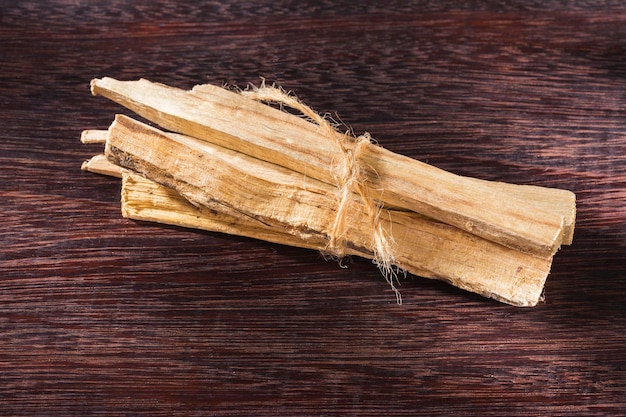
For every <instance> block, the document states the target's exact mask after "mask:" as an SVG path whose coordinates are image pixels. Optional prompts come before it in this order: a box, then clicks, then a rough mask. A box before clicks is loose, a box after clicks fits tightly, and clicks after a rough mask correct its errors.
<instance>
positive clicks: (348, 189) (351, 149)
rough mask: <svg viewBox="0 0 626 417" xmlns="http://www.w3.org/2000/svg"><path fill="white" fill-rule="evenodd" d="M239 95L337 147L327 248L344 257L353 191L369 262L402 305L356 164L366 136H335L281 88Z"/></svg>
mask: <svg viewBox="0 0 626 417" xmlns="http://www.w3.org/2000/svg"><path fill="white" fill-rule="evenodd" d="M241 94H242V95H244V96H246V97H248V98H250V99H253V100H256V101H264V102H272V103H277V104H280V105H281V106H283V105H284V106H288V107H291V108H292V109H294V110H297V111H299V112H301V113H302V114H303V115H304V116H306V117H308V118H309V119H310V120H312V121H313V122H314V123H315V124H317V125H318V126H320V128H321V129H322V130H323V131H324V135H325V136H326V137H328V138H329V139H330V140H331V141H332V142H334V143H335V144H336V145H337V147H338V149H339V150H340V152H341V156H342V158H341V160H342V163H341V165H340V166H339V167H338V172H337V173H336V177H337V182H338V187H339V195H338V200H339V202H338V204H337V213H336V216H335V219H334V222H333V224H332V226H331V228H330V231H329V243H328V248H327V249H328V251H329V252H330V253H332V254H334V255H335V256H337V257H338V258H342V257H343V256H344V255H345V249H344V248H345V243H344V238H343V236H344V234H345V231H346V229H347V227H348V219H347V213H348V208H349V207H350V204H352V202H353V196H352V193H353V191H355V192H356V193H357V194H358V195H359V196H360V197H361V199H362V200H363V204H364V205H365V209H366V210H367V216H368V219H369V222H370V227H371V229H372V240H373V252H374V257H373V262H374V263H375V264H376V265H377V266H378V268H379V269H380V271H381V273H382V274H383V276H384V277H385V280H386V281H387V282H388V283H389V285H390V286H391V289H392V290H393V291H394V293H395V295H396V300H397V302H398V304H402V297H401V295H400V292H399V291H398V289H397V288H396V286H395V282H396V281H398V279H397V278H398V271H399V269H397V267H395V266H394V262H395V257H394V255H393V249H392V245H391V243H390V242H389V239H387V236H386V234H385V231H384V229H383V227H382V224H381V223H380V213H381V207H379V206H378V205H377V204H376V202H375V201H374V199H372V198H370V197H369V195H368V189H367V187H366V186H365V182H366V178H365V177H364V175H363V174H362V169H361V166H360V164H359V156H360V154H361V152H362V151H363V149H365V147H366V146H368V145H370V144H371V138H370V135H369V134H368V133H365V134H363V135H361V136H359V137H357V138H353V137H352V136H349V135H348V134H347V133H346V134H344V135H340V134H338V132H337V131H336V130H335V128H334V127H333V126H332V124H331V123H329V122H328V120H327V119H326V118H325V117H322V116H320V115H319V114H318V113H316V112H315V111H314V110H313V109H311V108H310V107H309V106H307V105H306V104H304V103H302V102H301V101H300V100H298V99H297V98H296V97H294V96H291V95H289V94H288V93H286V92H285V91H284V90H282V89H281V88H278V87H274V86H272V87H267V86H265V81H263V83H262V85H261V86H260V87H253V88H252V89H251V90H245V91H242V92H241ZM351 141H353V142H354V144H353V146H350V145H351V143H350V142H351Z"/></svg>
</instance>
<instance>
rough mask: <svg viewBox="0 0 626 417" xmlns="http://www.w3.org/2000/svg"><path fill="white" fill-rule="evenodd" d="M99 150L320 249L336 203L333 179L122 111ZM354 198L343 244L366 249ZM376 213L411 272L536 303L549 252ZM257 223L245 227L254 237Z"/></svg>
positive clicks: (217, 207) (364, 224) (210, 204)
mask: <svg viewBox="0 0 626 417" xmlns="http://www.w3.org/2000/svg"><path fill="white" fill-rule="evenodd" d="M105 152H106V155H107V157H108V158H109V159H110V160H112V161H113V162H114V163H116V164H119V165H121V166H124V167H127V168H129V169H132V170H135V171H137V172H140V173H141V174H142V175H144V176H146V177H148V178H150V179H151V180H154V181H156V182H159V183H161V184H164V185H166V186H167V187H169V188H172V189H174V190H176V191H177V192H178V193H180V194H181V195H183V196H184V197H185V198H186V199H187V200H189V201H191V202H193V203H194V204H195V205H198V206H201V207H205V210H206V208H208V209H209V210H213V211H216V212H219V213H222V214H226V215H228V216H230V217H233V218H240V219H241V218H243V219H245V220H246V222H247V223H248V225H251V226H252V229H251V230H254V229H259V228H261V229H265V228H267V229H269V230H273V231H278V232H279V233H283V234H289V235H291V237H290V239H293V237H294V236H295V237H296V238H297V239H301V240H302V241H305V242H308V243H307V244H309V243H310V242H313V243H314V244H315V245H317V246H316V247H318V248H320V249H324V245H325V244H326V242H327V241H328V227H329V225H328V223H329V221H328V219H330V218H332V213H333V211H334V208H333V207H332V206H333V204H334V203H335V196H334V192H335V189H334V187H332V186H330V185H328V184H325V183H322V182H320V181H317V180H314V179H311V178H304V177H303V176H302V175H300V174H298V173H295V172H293V171H291V170H288V169H285V168H284V167H280V166H277V165H273V164H269V163H267V162H264V161H260V160H257V159H255V158H251V157H249V156H248V155H245V154H241V153H238V152H234V151H231V150H227V149H224V148H221V147H218V146H215V145H212V144H209V143H207V142H203V141H200V140H197V139H195V138H191V137H185V136H182V135H173V134H166V133H164V132H160V131H158V130H157V129H154V128H151V127H149V126H146V125H143V124H141V123H139V122H137V121H134V120H132V119H129V118H127V117H125V116H117V118H116V121H115V122H114V123H113V124H112V125H111V127H110V129H109V135H108V137H107V144H106V149H105ZM237 178H238V179H240V181H237V180H234V179H237ZM125 195H127V196H128V195H129V194H128V192H127V191H125ZM150 198H151V197H150ZM140 201H142V200H141V199H140V198H138V197H136V195H135V196H133V197H132V198H130V197H129V198H126V202H125V206H126V209H125V210H126V213H130V210H131V209H130V208H129V204H130V206H132V205H133V204H135V205H136V204H142V203H138V202H140ZM152 201H154V200H152ZM133 202H134V203H133ZM150 204H153V203H150ZM361 206H362V203H359V202H355V204H354V205H353V207H352V208H351V210H350V211H349V218H350V221H351V225H352V228H350V229H349V230H347V232H346V240H347V242H348V243H347V244H346V252H348V253H358V254H368V253H369V254H371V253H372V249H371V248H372V242H371V227H370V224H369V222H368V219H367V216H366V215H365V214H364V212H363V209H362V207H361ZM142 207H143V206H142ZM141 211H145V208H142V209H139V210H137V212H141ZM171 211H178V208H177V209H175V210H171ZM129 216H130V217H133V216H134V215H132V214H129ZM139 216H140V214H138V215H137V216H136V217H135V218H138V217H139ZM152 219H153V220H154V219H155V218H154V217H153V218H152ZM380 220H381V223H382V226H383V228H384V229H385V230H386V231H387V232H388V233H390V234H391V232H392V231H393V236H394V238H395V242H396V246H395V250H396V252H395V255H396V259H397V261H398V262H397V264H398V266H400V267H402V268H403V269H405V270H407V271H409V272H413V273H416V274H418V275H421V276H424V277H431V278H437V279H442V280H445V281H448V282H450V283H452V284H453V285H455V286H457V287H460V288H464V289H466V290H469V291H472V292H476V293H479V294H482V295H484V296H487V297H491V298H495V299H497V300H500V301H503V302H506V303H509V304H513V305H517V306H532V305H535V304H536V303H537V301H538V300H539V298H540V295H541V292H542V289H543V285H544V282H545V279H546V277H547V275H548V273H549V270H550V265H551V261H552V258H551V257H546V258H543V257H538V256H535V255H532V254H528V253H523V252H520V251H516V250H513V249H511V248H507V247H505V246H502V245H499V244H496V243H494V242H491V241H488V240H485V239H482V238H479V237H476V236H474V235H472V234H469V233H467V232H464V231H462V230H460V229H457V228H454V227H452V226H449V225H446V224H442V223H438V222H433V221H431V220H428V219H426V218H424V217H422V216H419V215H417V214H415V213H411V212H401V211H395V210H383V212H382V213H381V217H380ZM190 227H196V226H193V223H192V224H191V225H190ZM248 227H249V226H248ZM242 230H243V231H242ZM246 230H247V229H245V228H243V229H241V230H240V231H239V233H237V234H246V233H248V232H247V231H246ZM254 233H255V232H254V231H252V232H250V234H249V235H250V236H251V237H256V236H255V235H254ZM272 241H276V240H272ZM291 242H292V243H293V241H291ZM288 244H289V243H288Z"/></svg>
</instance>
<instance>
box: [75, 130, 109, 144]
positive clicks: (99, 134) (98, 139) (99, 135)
mask: <svg viewBox="0 0 626 417" xmlns="http://www.w3.org/2000/svg"><path fill="white" fill-rule="evenodd" d="M106 139H107V131H106V130H96V129H91V130H83V131H82V133H81V135H80V141H81V142H82V143H85V144H91V143H105V142H106Z"/></svg>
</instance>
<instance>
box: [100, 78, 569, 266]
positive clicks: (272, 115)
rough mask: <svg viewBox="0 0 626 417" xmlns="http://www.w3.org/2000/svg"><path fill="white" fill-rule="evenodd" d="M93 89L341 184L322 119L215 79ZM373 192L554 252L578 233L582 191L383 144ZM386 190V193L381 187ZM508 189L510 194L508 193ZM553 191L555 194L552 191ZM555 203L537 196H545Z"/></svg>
mask: <svg viewBox="0 0 626 417" xmlns="http://www.w3.org/2000/svg"><path fill="white" fill-rule="evenodd" d="M92 92H93V93H94V94H98V95H103V96H105V97H107V98H109V99H111V100H113V101H116V102H118V103H120V104H122V105H124V106H125V107H127V108H129V109H131V110H133V111H135V112H136V113H137V114H139V115H141V116H143V117H145V118H147V119H149V120H151V121H152V122H154V123H157V124H159V125H160V126H162V127H163V128H165V129H169V130H173V131H175V132H180V133H184V134H187V135H190V136H193V137H196V138H200V139H203V140H206V141H211V142H213V143H215V144H218V145H221V146H224V147H228V148H231V149H234V150H237V151H239V152H242V153H244V154H247V155H250V156H253V157H256V158H259V159H262V160H266V161H269V162H272V163H275V164H277V165H281V166H284V167H286V168H289V169H291V170H295V171H296V172H300V173H301V174H303V175H305V176H307V177H309V178H315V179H318V180H321V181H323V182H326V183H329V184H334V177H333V169H332V168H333V167H334V166H336V165H337V155H336V150H335V149H333V147H332V146H329V140H328V138H327V137H325V136H324V134H323V132H321V131H320V129H319V127H318V126H316V125H314V124H312V123H309V122H307V121H305V120H303V119H301V118H299V117H297V116H293V115H289V114H287V113H286V112H282V111H279V110H276V109H274V108H272V107H270V106H267V105H264V104H261V103H258V102H255V101H253V100H250V99H248V98H246V97H243V96H241V95H240V94H236V93H233V92H230V91H226V90H224V89H221V88H219V87H214V86H207V85H203V86H199V87H196V88H194V90H192V91H191V92H188V91H184V90H180V89H176V88H172V87H168V86H165V85H161V84H155V83H150V82H149V81H146V80H140V81H131V82H121V81H117V80H114V79H111V78H104V79H96V80H93V81H92ZM361 160H362V166H363V167H365V169H366V170H368V171H369V176H368V179H369V182H368V185H369V186H370V188H371V191H372V193H373V194H376V195H378V194H380V199H381V200H383V201H384V202H385V203H386V204H387V205H389V206H390V207H400V208H404V209H407V210H411V211H415V212H417V213H421V214H423V215H425V216H427V217H431V218H434V219H437V220H439V221H442V222H444V223H447V224H450V225H453V226H455V227H458V228H460V229H463V230H466V231H468V232H471V233H472V234H475V235H477V236H481V237H484V238H486V239H488V240H492V241H494V242H497V243H500V244H503V245H506V246H508V247H511V248H514V249H517V250H521V251H526V252H531V253H536V254H539V255H543V256H548V255H552V254H553V253H555V252H556V250H557V249H558V248H559V247H560V245H561V244H563V243H569V242H570V241H571V234H572V232H573V222H574V218H575V196H574V194H573V193H571V192H569V191H564V190H554V189H545V190H542V191H537V189H538V188H539V187H522V186H519V188H517V187H516V186H511V185H507V186H498V185H495V186H494V185H493V183H491V182H488V181H480V180H475V179H470V178H466V177H460V176H457V175H454V174H451V173H448V172H446V171H443V170H440V169H438V168H435V167H433V166H430V165H427V164H424V163H421V162H419V161H415V160H413V159H410V158H407V157H404V156H401V155H397V154H394V153H392V152H390V151H387V150H385V149H383V148H380V147H377V146H368V147H367V148H366V150H365V151H364V152H363V154H362V158H361ZM381 190H382V194H381ZM503 192H505V193H506V195H505V196H503V195H502V193H503ZM547 195H549V196H550V197H549V198H548V199H544V197H545V196H547ZM538 199H539V200H541V201H551V202H554V205H553V206H550V207H546V205H547V204H536V202H537V200H538Z"/></svg>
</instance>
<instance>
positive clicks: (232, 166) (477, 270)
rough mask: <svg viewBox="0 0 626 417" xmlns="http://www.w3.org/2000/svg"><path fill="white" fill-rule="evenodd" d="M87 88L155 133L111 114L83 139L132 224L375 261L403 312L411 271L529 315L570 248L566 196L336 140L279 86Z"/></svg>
mask: <svg viewBox="0 0 626 417" xmlns="http://www.w3.org/2000/svg"><path fill="white" fill-rule="evenodd" d="M91 90H92V93H93V94H94V95H100V96H104V97H106V98H108V99H110V100H113V101H114V102H116V103H118V104H120V105H122V106H124V107H126V108H127V109H129V110H131V111H133V112H134V113H136V114H137V115H138V116H140V117H141V118H144V119H147V120H148V121H150V122H151V123H152V124H154V125H155V126H158V128H157V127H154V126H151V125H147V124H145V123H143V122H140V121H138V120H135V119H133V118H130V117H127V116H123V115H117V116H116V117H115V121H114V122H113V123H112V124H111V126H110V127H109V128H108V130H85V131H84V132H83V134H82V138H81V140H82V142H84V143H101V144H104V154H100V155H96V156H95V157H93V158H92V159H90V160H89V161H86V162H85V163H84V164H83V169H84V170H87V171H91V172H96V173H101V174H105V175H111V176H116V177H121V178H122V201H121V203H122V214H123V216H124V217H127V218H130V219H136V220H147V221H154V222H160V223H165V224H172V225H178V226H184V227H190V228H197V229H203V230H210V231H217V232H223V233H229V234H235V235H241V236H248V237H253V238H258V239H263V240H266V241H270V242H275V243H280V244H286V245H292V246H298V247H304V248H311V249H316V250H320V251H322V252H324V253H327V254H330V255H333V256H336V257H342V256H345V255H356V256H362V257H365V258H370V259H372V260H373V261H374V262H375V263H376V264H377V265H378V266H379V267H380V269H381V271H382V272H383V275H384V276H385V278H386V279H387V281H388V282H389V283H390V284H391V286H392V288H393V289H394V290H395V291H396V295H397V297H398V301H399V302H400V300H401V298H400V295H399V293H398V292H397V289H396V286H395V283H396V282H397V281H396V280H397V279H398V277H397V273H398V271H406V272H409V273H411V274H414V275H417V276H421V277H426V278H434V279H440V280H444V281H447V282H449V283H451V284H452V285H455V286H457V287H460V288H463V289H466V290H468V291H472V292H475V293H478V294H481V295H483V296H486V297H490V298H494V299H496V300H499V301H502V302H504V303H508V304H512V305H516V306H534V305H536V304H537V302H538V301H539V300H540V298H541V296H542V292H543V287H544V283H545V280H546V278H547V276H548V274H549V272H550V267H551V264H552V258H553V256H554V254H555V253H556V252H557V251H558V249H559V248H560V247H561V245H569V244H571V243H572V238H573V233H574V222H575V217H576V198H575V195H574V194H573V193H571V192H570V191H566V190H560V189H554V188H545V187H537V186H531V185H514V184H508V183H501V182H492V181H485V180H479V179H475V178H468V177H461V176H458V175H455V174H452V173H449V172H446V171H443V170H441V169H438V168H436V167H433V166H430V165H427V164H425V163H422V162H419V161H417V160H414V159H411V158H408V157H405V156H402V155H398V154H395V153H393V152H390V151H388V150H386V149H384V148H382V147H380V146H377V145H375V144H373V143H372V142H371V140H370V138H369V136H368V135H367V134H366V135H362V136H359V137H358V138H357V137H353V136H350V135H348V134H345V133H341V132H339V131H337V130H336V129H335V128H334V127H333V125H331V124H330V123H329V122H328V121H327V120H326V118H324V117H321V116H319V115H318V114H317V113H315V112H313V111H312V110H311V109H310V108H309V107H308V106H306V105H304V104H303V103H301V102H300V101H298V100H297V99H296V98H295V97H293V96H292V95H289V94H286V93H285V92H284V91H282V90H281V89H279V88H275V87H266V86H264V85H263V86H261V87H259V88H252V89H249V90H246V91H242V92H235V91H230V90H227V89H224V88H221V87H218V86H213V85H198V86H195V87H194V88H193V89H192V90H189V91H186V90H181V89H178V88H174V87H170V86H167V85H163V84H157V83H152V82H150V81H147V80H139V81H118V80H115V79H112V78H102V79H94V80H93V81H92V83H91ZM271 103H277V104H278V105H279V106H278V107H277V106H276V105H271ZM280 107H290V108H292V109H294V110H295V111H296V112H297V113H298V114H295V112H294V111H291V112H287V111H284V110H283V109H281V108H280ZM299 113H302V116H300V115H299Z"/></svg>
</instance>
